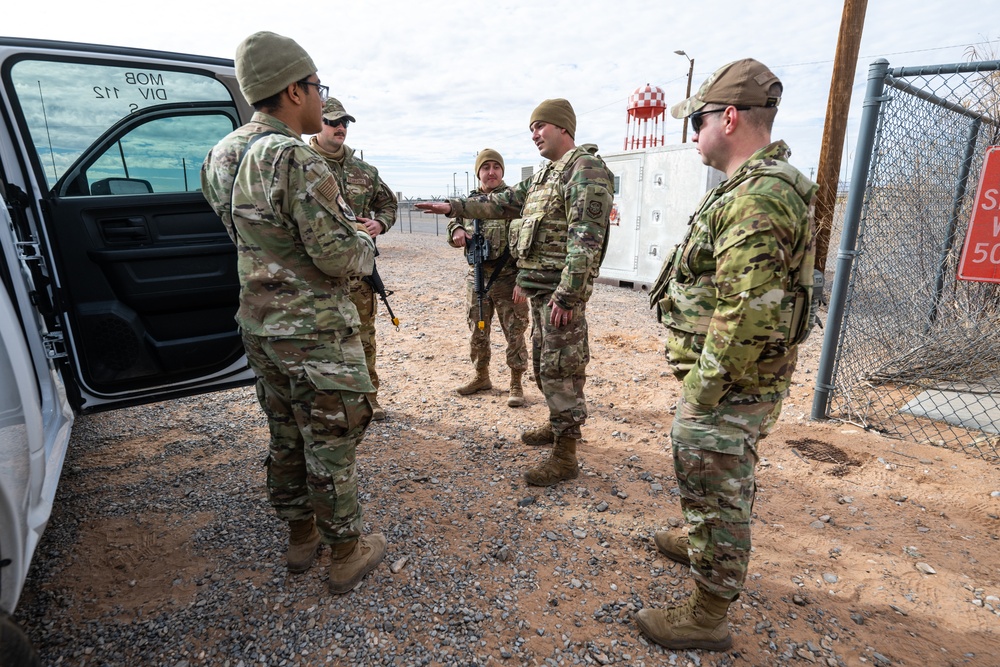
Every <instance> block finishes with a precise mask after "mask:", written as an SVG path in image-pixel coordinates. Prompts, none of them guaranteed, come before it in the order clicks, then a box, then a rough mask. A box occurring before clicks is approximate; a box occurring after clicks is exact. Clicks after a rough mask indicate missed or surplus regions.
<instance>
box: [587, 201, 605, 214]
mask: <svg viewBox="0 0 1000 667" xmlns="http://www.w3.org/2000/svg"><path fill="white" fill-rule="evenodd" d="M603 213H604V204H603V203H602V202H599V201H597V200H596V199H591V200H590V201H589V202H587V216H588V217H591V218H600V217H601V215H602V214H603Z"/></svg>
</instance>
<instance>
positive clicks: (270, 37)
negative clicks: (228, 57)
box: [236, 31, 316, 105]
mask: <svg viewBox="0 0 1000 667" xmlns="http://www.w3.org/2000/svg"><path fill="white" fill-rule="evenodd" d="M315 73H316V64H315V63H313V60H312V58H310V57H309V54H308V53H306V52H305V49H303V48H302V47H301V46H299V45H298V44H297V43H296V42H295V40H294V39H291V38H289V37H282V36H281V35H276V34H275V33H273V32H266V31H265V32H255V33H254V34H252V35H250V36H249V37H247V38H246V39H244V40H243V41H242V42H240V45H239V46H238V47H236V80H237V81H239V82H240V92H242V93H243V97H245V98H246V100H247V103H248V104H251V105H253V104H254V103H255V102H259V101H261V100H264V99H267V98H268V97H270V96H271V95H274V94H276V93H279V92H281V91H282V90H283V89H284V88H285V87H286V86H287V85H288V84H290V83H295V82H296V81H301V80H302V79H305V78H306V77H308V76H309V75H311V74H315Z"/></svg>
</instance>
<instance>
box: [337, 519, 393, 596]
mask: <svg viewBox="0 0 1000 667" xmlns="http://www.w3.org/2000/svg"><path fill="white" fill-rule="evenodd" d="M383 558H385V535H383V534H382V533H375V534H373V535H365V536H364V537H362V538H360V539H356V540H351V541H350V542H342V543H340V544H331V545H330V583H329V585H330V592H331V593H333V594H334V595H343V594H344V593H349V592H350V591H351V590H352V589H353V588H354V587H355V586H357V585H358V582H359V581H361V580H362V579H363V578H364V576H365V575H366V574H368V573H369V572H371V571H372V570H374V569H375V566H376V565H378V564H379V563H381V562H382V559H383Z"/></svg>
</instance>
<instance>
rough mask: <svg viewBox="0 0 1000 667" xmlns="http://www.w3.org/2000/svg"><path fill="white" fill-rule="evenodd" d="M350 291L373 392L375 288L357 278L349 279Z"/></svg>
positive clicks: (376, 391) (377, 383)
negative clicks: (359, 326) (356, 310)
mask: <svg viewBox="0 0 1000 667" xmlns="http://www.w3.org/2000/svg"><path fill="white" fill-rule="evenodd" d="M350 292H351V302H352V303H353V304H354V307H355V308H357V309H358V319H360V320H361V345H362V346H363V347H364V348H365V363H366V364H368V375H370V376H371V378H372V385H374V387H375V393H378V386H379V382H378V371H376V370H375V311H376V310H377V306H378V304H377V303H376V301H375V290H373V289H372V288H371V285H369V284H368V283H366V282H365V281H364V280H361V279H360V278H358V279H355V280H351V283H350Z"/></svg>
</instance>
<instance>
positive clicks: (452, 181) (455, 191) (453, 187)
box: [451, 171, 458, 197]
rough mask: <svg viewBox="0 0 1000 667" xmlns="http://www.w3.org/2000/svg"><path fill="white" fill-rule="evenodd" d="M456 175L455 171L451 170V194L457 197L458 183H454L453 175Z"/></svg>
mask: <svg viewBox="0 0 1000 667" xmlns="http://www.w3.org/2000/svg"><path fill="white" fill-rule="evenodd" d="M457 175H458V172H457V171H453V172H451V196H452V197H457V196H458V185H456V184H455V176H457Z"/></svg>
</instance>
